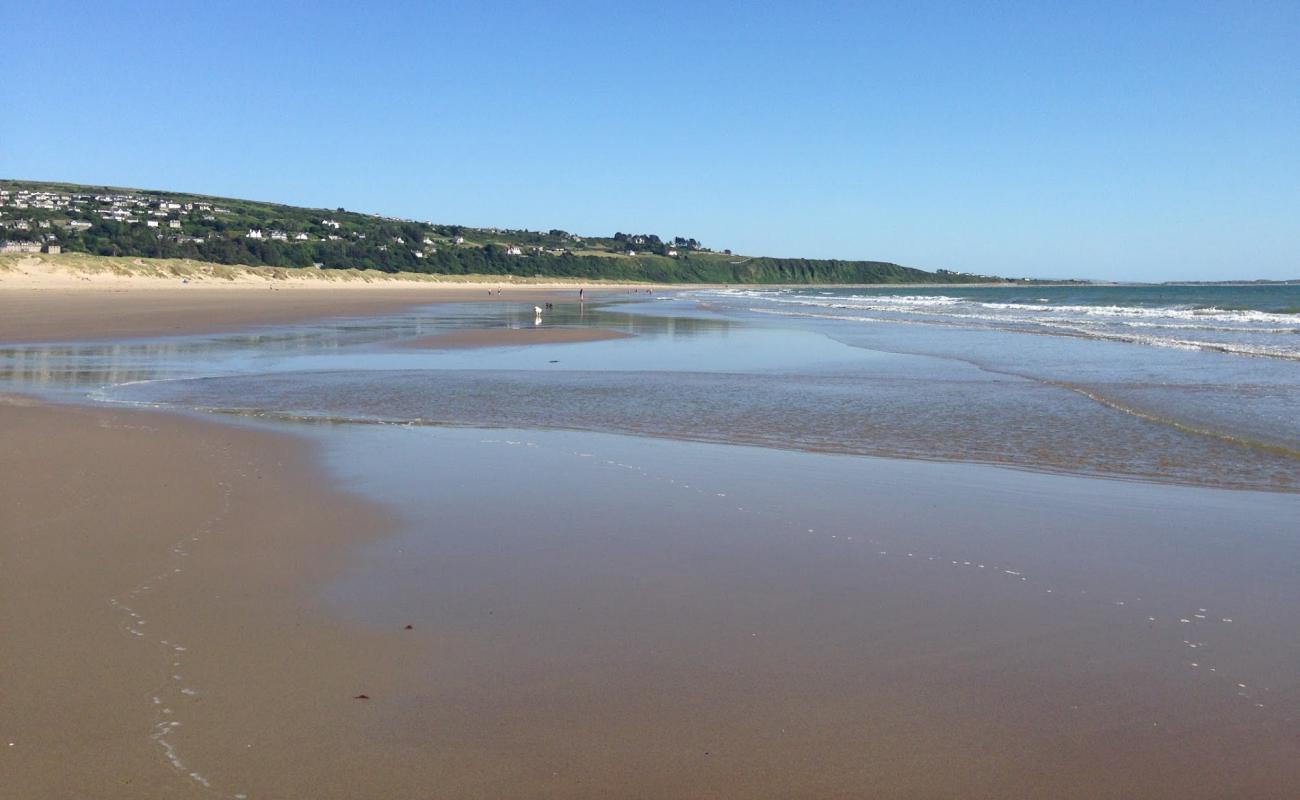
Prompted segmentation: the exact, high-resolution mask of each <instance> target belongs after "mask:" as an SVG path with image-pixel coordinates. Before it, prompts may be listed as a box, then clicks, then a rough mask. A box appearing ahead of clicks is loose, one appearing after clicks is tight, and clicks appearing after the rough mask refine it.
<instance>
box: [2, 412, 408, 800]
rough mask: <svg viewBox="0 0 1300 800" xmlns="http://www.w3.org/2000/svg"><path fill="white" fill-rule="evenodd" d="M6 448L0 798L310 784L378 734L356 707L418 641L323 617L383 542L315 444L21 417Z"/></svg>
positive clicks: (142, 424) (101, 417) (98, 418)
mask: <svg viewBox="0 0 1300 800" xmlns="http://www.w3.org/2000/svg"><path fill="white" fill-rule="evenodd" d="M0 437H2V438H3V441H4V443H5V446H4V448H3V450H0V487H2V488H0V496H2V497H3V502H2V503H0V537H2V542H0V547H2V548H3V552H4V554H5V556H4V558H3V560H0V615H2V617H3V618H2V621H0V631H3V640H4V643H3V650H4V653H5V657H4V669H3V670H0V696H3V698H4V702H3V711H2V712H0V729H2V731H3V733H2V737H3V740H4V741H3V746H0V759H2V760H3V765H2V766H0V773H3V775H4V776H5V777H4V780H3V782H2V783H3V788H2V789H0V795H3V796H5V797H15V798H18V797H22V798H40V797H123V798H126V797H186V796H195V797H200V796H211V795H210V794H207V793H206V792H205V790H204V787H202V786H201V782H202V781H204V780H207V778H206V777H205V776H204V771H206V770H208V769H209V768H215V767H218V765H219V767H220V771H221V772H222V774H223V775H227V776H228V775H230V774H232V773H233V774H236V775H248V774H250V773H252V772H255V771H257V770H258V769H259V768H260V769H264V770H267V771H280V770H287V774H298V775H300V776H306V775H309V774H310V772H311V767H310V765H309V762H310V754H311V753H313V752H319V751H320V750H322V749H326V750H329V749H339V744H338V742H339V740H340V738H341V736H342V735H343V732H346V731H349V730H351V729H352V728H353V726H354V725H355V724H356V722H357V719H358V716H357V715H359V714H363V713H364V709H363V708H361V707H360V702H359V701H354V700H352V699H351V698H352V696H353V695H355V694H358V693H360V692H361V691H363V690H364V689H366V688H369V689H370V690H371V691H375V687H382V686H383V685H385V684H386V683H387V682H388V681H391V680H393V679H395V678H396V677H397V676H399V675H401V674H403V673H402V669H401V668H400V664H398V663H397V662H399V661H400V659H401V657H402V654H403V653H402V650H401V646H404V645H407V644H409V641H402V640H401V639H400V638H398V637H396V636H395V635H394V634H393V633H392V632H384V631H366V630H355V631H345V630H343V629H341V628H339V627H338V626H337V625H335V624H333V622H332V621H331V620H330V619H329V618H328V617H326V616H325V615H323V614H322V613H321V612H320V611H319V609H318V608H317V607H316V604H315V603H314V602H313V601H312V597H311V587H312V586H315V585H319V583H320V582H322V581H325V580H327V579H328V577H329V576H330V574H331V573H332V572H333V571H334V569H335V568H336V567H337V565H338V563H339V559H340V558H341V556H342V554H343V552H344V551H343V549H342V548H341V545H344V544H354V543H356V542H357V541H360V540H363V539H365V538H366V537H368V536H375V535H378V534H380V533H382V532H383V531H384V530H386V525H387V521H386V518H385V517H384V515H383V514H381V513H379V512H378V511H377V510H376V509H374V508H373V507H370V506H368V505H366V504H364V503H361V502H358V501H355V500H351V499H349V498H346V497H343V496H340V495H338V494H336V493H334V492H333V491H331V490H330V489H329V488H328V482H327V481H326V480H324V478H323V476H322V475H321V474H320V473H319V471H318V470H317V468H316V467H315V466H314V464H313V462H312V459H311V454H310V452H309V450H308V448H307V447H306V446H305V445H304V443H303V442H301V441H297V440H293V439H289V438H286V437H278V436H275V435H266V434H261V433H258V434H253V433H250V432H248V431H242V430H237V429H233V428H231V427H228V426H222V425H217V424H206V423H200V422H194V421H191V420H183V419H179V418H176V417H171V416H167V415H161V414H152V413H138V412H130V411H112V412H109V411H102V410H98V409H80V408H65V407H47V406H39V405H33V404H28V403H26V402H25V401H23V400H21V399H14V398H7V399H6V400H5V402H4V404H3V405H0ZM385 639H387V640H388V641H383V640H385ZM363 676H364V677H363ZM173 725H175V727H173ZM199 753H202V754H203V757H202V758H201V759H200V758H199V757H198V756H199ZM337 755H338V757H340V758H346V757H345V755H344V754H343V753H338V754H337ZM290 757H291V760H292V759H306V761H305V762H303V763H302V764H301V766H300V767H297V768H295V767H291V766H287V763H288V762H284V761H281V759H285V758H290ZM173 758H174V759H175V761H172V759H173ZM296 770H300V771H296ZM190 773H195V774H194V775H193V776H191V774H190ZM232 794H233V792H227V793H224V796H226V797H230V796H231V795H232Z"/></svg>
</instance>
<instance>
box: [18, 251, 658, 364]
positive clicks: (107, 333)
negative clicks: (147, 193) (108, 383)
mask: <svg viewBox="0 0 1300 800" xmlns="http://www.w3.org/2000/svg"><path fill="white" fill-rule="evenodd" d="M160 264H161V265H162V266H159V265H160ZM179 264H180V266H178V265H176V264H172V263H169V262H160V261H157V260H150V259H126V258H123V259H103V258H89V257H86V256H79V255H62V256H48V255H46V256H24V257H16V256H3V257H0V342H8V343H18V342H40V341H67V340H83V339H110V338H129V337H144V336H169V335H178V334H188V333H214V332H220V331H229V330H237V329H240V328H247V327H249V326H254V325H272V324H283V323H289V322H298V321H302V320H307V319H317V318H323V317H333V316H341V315H359V314H381V313H385V312H392V311H398V310H401V309H405V308H411V307H413V306H418V305H424V304H429V303H446V302H460V301H483V300H497V301H509V302H517V303H529V304H544V303H546V302H571V301H574V300H576V299H577V296H578V290H579V289H583V290H584V294H585V296H587V297H589V298H591V299H599V298H600V297H607V296H609V295H612V294H621V293H624V292H628V291H631V290H633V289H636V290H638V291H640V290H641V289H643V288H644V287H642V286H641V285H639V284H618V283H609V282H578V281H555V280H551V281H541V280H522V279H513V280H507V279H505V278H498V279H493V278H487V277H482V276H468V277H465V278H451V277H446V276H443V277H440V278H439V279H434V278H427V276H412V275H404V276H391V275H386V274H384V273H375V272H368V273H363V272H351V271H343V270H339V271H332V270H331V271H321V270H306V271H304V270H284V269H270V268H251V267H228V266H223V265H215V264H197V263H195V264H189V265H188V266H185V265H186V264H188V262H179ZM173 270H174V272H173ZM336 272H337V273H338V274H335V273H336ZM182 281H184V283H182ZM661 291H662V289H661Z"/></svg>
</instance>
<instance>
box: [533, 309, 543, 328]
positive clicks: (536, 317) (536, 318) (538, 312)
mask: <svg viewBox="0 0 1300 800" xmlns="http://www.w3.org/2000/svg"><path fill="white" fill-rule="evenodd" d="M533 324H534V325H541V324H542V307H541V306H533Z"/></svg>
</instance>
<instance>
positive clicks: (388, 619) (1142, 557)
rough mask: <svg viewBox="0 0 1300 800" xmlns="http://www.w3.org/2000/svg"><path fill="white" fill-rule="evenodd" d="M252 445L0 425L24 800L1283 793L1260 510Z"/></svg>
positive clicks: (879, 466)
mask: <svg viewBox="0 0 1300 800" xmlns="http://www.w3.org/2000/svg"><path fill="white" fill-rule="evenodd" d="M460 335H462V334H452V336H453V337H455V336H460ZM474 335H475V334H474V333H467V334H463V336H471V337H472V336H474ZM495 343H496V344H501V343H500V342H495ZM279 430H281V431H288V430H298V431H299V432H300V433H302V434H304V435H307V436H317V437H319V438H318V441H317V442H316V443H315V444H312V443H311V442H309V441H303V440H302V439H300V438H298V437H291V436H287V435H284V433H268V432H267V431H265V430H253V429H248V428H241V427H229V426H224V425H215V424H208V423H205V422H196V421H193V420H191V419H188V418H181V417H173V416H166V415H159V414H152V413H144V412H128V411H121V412H119V411H112V412H109V411H103V410H100V409H92V410H86V409H71V408H61V407H41V406H34V405H30V404H26V403H18V404H14V403H10V404H6V405H3V406H0V435H2V436H3V440H4V442H5V444H6V447H5V448H4V449H3V450H2V451H0V487H3V488H2V489H0V492H2V493H3V503H0V532H2V533H0V536H2V537H3V538H2V539H0V542H2V543H3V552H4V554H5V557H4V559H2V560H0V587H3V588H0V593H2V594H0V600H2V601H3V602H0V607H2V608H3V611H2V612H0V613H3V615H4V617H3V619H2V620H0V631H3V636H4V642H3V645H4V651H5V652H6V669H5V670H4V671H3V673H0V690H2V692H3V696H4V697H5V698H6V699H5V703H4V707H3V716H0V725H2V727H3V735H4V742H3V744H5V745H7V744H8V742H10V741H12V742H13V743H14V744H13V746H12V747H5V748H4V750H3V752H0V758H3V759H4V761H3V762H2V763H3V769H2V770H0V771H2V772H3V774H4V775H5V776H6V778H5V784H6V788H9V789H10V790H11V791H14V792H16V796H22V797H26V796H69V795H73V796H75V795H86V794H93V795H95V796H103V797H114V796H119V797H138V796H141V795H146V796H149V795H165V796H195V797H208V796H212V795H213V793H215V794H216V795H217V796H223V797H237V796H239V795H247V796H248V797H262V796H312V797H339V798H343V797H388V796H410V795H412V794H417V795H422V794H430V793H433V794H436V795H437V796H440V797H475V796H491V797H539V796H541V797H547V796H550V797H609V796H627V795H634V796H665V797H669V796H671V797H677V796H698V797H724V796H725V797H730V796H744V797H790V796H818V797H821V796H828V797H860V796H877V797H916V796H961V797H990V798H993V797H1007V796H1053V797H1096V796H1107V795H1109V796H1141V797H1221V796H1248V797H1254V796H1287V795H1289V794H1291V793H1292V790H1294V789H1295V787H1297V786H1300V746H1298V745H1297V740H1296V737H1295V731H1296V728H1295V714H1296V710H1297V709H1298V708H1300V680H1297V675H1296V668H1295V664H1296V663H1300V658H1298V656H1300V653H1297V652H1296V643H1295V641H1294V636H1293V635H1292V634H1293V632H1294V630H1295V626H1296V611H1295V609H1296V608H1297V607H1300V598H1298V597H1296V586H1295V584H1294V575H1295V574H1297V572H1300V569H1297V567H1298V566H1300V559H1297V554H1296V547H1295V544H1294V541H1293V540H1294V536H1293V532H1289V529H1288V521H1289V520H1293V519H1294V516H1293V515H1292V514H1291V513H1290V512H1291V511H1293V510H1294V500H1293V498H1291V497H1288V496H1281V495H1278V496H1261V495H1251V494H1249V493H1234V492H1218V491H1213V490H1201V489H1189V488H1184V487H1167V486H1166V487H1158V486H1147V485H1143V484H1121V483H1118V482H1109V481H1098V480H1084V479H1078V478H1070V477H1062V476H1045V475H1025V474H1023V473H1018V472H1014V471H1010V470H999V469H992V468H986V467H970V466H964V465H941V464H920V463H906V462H890V461H882V460H877V459H857V458H841V457H833V456H818V455H810V454H798V453H783V452H776V451H759V450H750V449H747V448H736V447H724V446H715V445H699V444H689V443H683V442H669V441H651V440H645V439H631V438H623V437H614V436H601V435H595V434H577V433H544V434H541V433H539V434H529V433H511V432H504V433H503V432H501V431H492V432H481V431H466V430H461V431H442V430H436V429H400V430H393V429H385V428H378V427H364V426H356V427H352V426H343V427H338V428H320V429H315V430H309V429H303V428H297V429H295V428H291V427H286V428H281V429H279ZM322 452H323V453H324V454H325V455H326V456H327V458H328V461H327V463H328V464H329V465H331V469H332V470H333V472H331V473H328V474H327V473H326V472H325V471H324V470H323V469H322V467H321V463H320V462H319V461H318V459H317V458H316V457H317V455H319V454H320V453H322ZM341 486H347V487H349V488H351V489H353V490H355V491H357V492H362V493H364V496H366V497H369V498H370V499H369V500H363V499H360V497H361V495H343V494H339V493H338V491H337V490H338V489H339V487H341ZM1288 504H1291V505H1288ZM176 570H180V572H177V571H176ZM322 593H326V595H327V596H326V597H324V598H323V597H322ZM408 624H410V625H413V628H412V629H410V630H407V629H406V626H407V625H408ZM10 653H13V654H15V655H14V656H13V657H10V656H9V654H10ZM360 695H365V696H366V698H367V699H357V698H358V696H360ZM174 723H179V724H174ZM11 787H12V788H11Z"/></svg>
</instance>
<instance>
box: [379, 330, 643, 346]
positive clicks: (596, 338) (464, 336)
mask: <svg viewBox="0 0 1300 800" xmlns="http://www.w3.org/2000/svg"><path fill="white" fill-rule="evenodd" d="M630 336H632V334H630V333H623V332H622V331H612V330H609V329H606V328H550V327H535V328H487V329H481V330H465V331H453V332H451V333H442V334H437V335H435V336H422V337H420V338H418V339H407V340H405V341H403V342H400V343H399V344H400V346H401V347H414V348H420V349H424V350H444V349H446V350H451V349H458V348H462V347H517V346H520V345H530V344H579V343H581V342H604V341H608V340H610V339H627V338H629V337H630Z"/></svg>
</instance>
